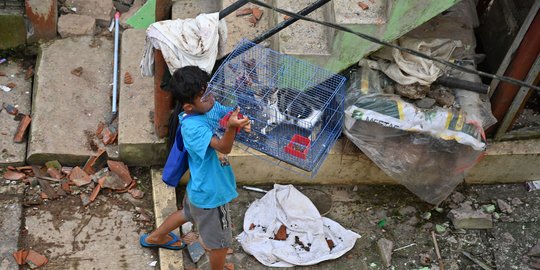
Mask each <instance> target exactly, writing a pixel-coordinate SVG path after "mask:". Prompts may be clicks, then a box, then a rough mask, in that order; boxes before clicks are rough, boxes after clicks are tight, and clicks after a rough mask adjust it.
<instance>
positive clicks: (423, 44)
mask: <svg viewBox="0 0 540 270" xmlns="http://www.w3.org/2000/svg"><path fill="white" fill-rule="evenodd" d="M397 43H398V44H399V45H400V46H401V47H404V48H408V49H412V50H415V51H419V52H422V53H424V54H427V55H429V56H432V57H434V58H437V59H443V60H448V59H450V56H451V55H452V52H454V50H455V49H456V48H458V47H462V46H463V45H462V43H461V41H460V40H451V39H415V38H409V37H402V38H400V39H399V40H398V41H397ZM374 55H375V57H380V58H382V59H385V60H390V61H391V62H387V61H384V60H380V61H378V62H377V65H373V63H370V67H372V68H376V69H379V70H380V71H382V72H384V73H385V74H386V75H387V76H388V77H390V78H391V79H392V80H394V81H396V82H397V83H399V84H402V85H409V84H413V83H419V84H421V85H430V84H431V83H433V82H434V81H435V80H437V78H438V77H439V76H441V75H442V74H443V70H442V69H441V68H440V67H439V66H438V65H439V64H438V63H436V62H433V61H432V60H428V59H425V58H422V57H419V56H415V55H412V54H409V53H406V52H403V51H400V50H398V49H395V48H389V47H388V48H383V49H381V50H380V51H379V52H377V53H375V54H374ZM362 61H365V60H361V62H362Z"/></svg>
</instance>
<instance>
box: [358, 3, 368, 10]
mask: <svg viewBox="0 0 540 270" xmlns="http://www.w3.org/2000/svg"><path fill="white" fill-rule="evenodd" d="M358 6H359V7H360V8H361V9H362V10H366V9H369V6H368V4H366V3H364V2H358Z"/></svg>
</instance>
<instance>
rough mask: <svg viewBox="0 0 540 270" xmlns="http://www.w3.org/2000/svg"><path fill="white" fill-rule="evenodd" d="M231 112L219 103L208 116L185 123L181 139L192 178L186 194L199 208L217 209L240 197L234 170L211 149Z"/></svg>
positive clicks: (195, 117) (199, 116) (186, 119)
mask: <svg viewBox="0 0 540 270" xmlns="http://www.w3.org/2000/svg"><path fill="white" fill-rule="evenodd" d="M228 111H229V108H227V107H225V106H222V105H221V104H219V103H218V102H216V103H215V104H214V107H212V109H211V110H210V111H209V112H207V113H206V114H200V115H194V116H190V117H188V118H185V119H184V120H183V121H182V128H181V129H182V130H181V131H182V137H183V140H184V146H185V148H186V150H187V151H188V163H189V171H190V174H191V178H190V179H189V182H188V185H187V188H186V192H187V194H188V199H189V201H190V202H191V203H192V204H193V205H195V206H197V207H199V208H216V207H218V206H221V205H224V204H226V203H228V202H230V201H231V200H233V199H234V198H236V197H237V196H238V193H237V192H236V179H235V177H234V174H233V171H232V168H231V166H230V165H223V166H222V164H221V162H220V161H219V159H218V156H217V152H216V150H214V148H212V147H210V141H211V140H212V137H213V136H214V130H215V127H216V125H217V122H218V121H219V119H221V118H222V117H223V116H224V115H225V114H227V112H228Z"/></svg>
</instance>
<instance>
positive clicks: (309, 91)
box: [206, 39, 345, 177]
mask: <svg viewBox="0 0 540 270" xmlns="http://www.w3.org/2000/svg"><path fill="white" fill-rule="evenodd" d="M344 82H345V78H344V77H343V76H341V75H338V74H334V73H332V72H330V71H328V70H325V69H323V68H320V67H318V66H315V65H312V64H310V63H308V62H305V61H301V60H299V59H297V58H294V57H291V56H288V55H285V54H281V53H278V52H276V51H273V50H271V49H268V48H265V47H263V46H260V45H256V44H254V43H252V42H250V41H249V40H246V39H244V40H242V41H241V42H240V43H239V44H237V46H236V47H235V49H234V50H233V52H232V53H231V54H230V55H229V57H227V59H226V60H225V62H224V63H223V64H222V65H221V66H220V67H219V69H218V70H217V72H216V73H215V74H214V76H213V77H212V80H211V81H210V83H209V84H208V90H207V93H206V95H208V94H209V93H212V94H213V95H214V98H215V99H216V101H218V102H219V103H220V104H222V105H224V106H226V107H227V108H228V109H229V110H232V109H233V108H235V107H236V106H240V108H241V113H242V114H244V115H247V116H248V117H249V118H250V119H251V120H252V127H251V130H252V131H251V133H245V132H240V133H239V134H238V135H237V137H236V139H237V141H239V142H241V143H242V144H244V145H246V146H247V147H249V148H251V149H255V150H257V151H259V152H262V153H265V154H267V155H269V156H271V157H273V158H276V159H278V160H279V161H281V162H285V163H287V164H290V165H292V166H294V167H297V168H300V169H302V170H303V171H305V172H309V173H310V176H311V177H314V176H315V174H316V173H317V171H318V169H319V168H320V166H321V165H322V163H323V161H324V159H325V158H326V156H327V155H328V151H329V149H330V148H331V147H332V146H333V145H334V143H335V141H336V140H337V138H338V137H339V135H340V134H341V128H342V122H343V111H344V107H343V106H344V104H343V102H344V99H345V88H344ZM211 118H212V117H211ZM215 128H216V130H217V131H223V130H222V128H220V126H219V125H216V126H215ZM246 150H248V151H249V149H246ZM278 165H279V162H278ZM284 167H287V168H291V167H290V166H284Z"/></svg>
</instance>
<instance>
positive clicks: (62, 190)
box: [3, 150, 147, 215]
mask: <svg viewBox="0 0 540 270" xmlns="http://www.w3.org/2000/svg"><path fill="white" fill-rule="evenodd" d="M3 178H4V180H5V181H6V184H9V183H11V182H23V183H26V184H27V185H28V187H27V189H26V192H25V198H24V201H23V204H24V205H25V206H31V205H39V204H42V203H43V201H45V200H56V199H59V198H63V197H67V196H79V197H80V199H81V204H82V205H83V206H88V205H89V204H90V203H92V202H93V201H95V200H96V197H97V196H98V195H99V194H100V193H106V192H108V193H126V192H127V193H129V194H130V195H131V196H132V197H133V198H135V199H142V198H143V196H144V192H143V191H141V190H140V189H139V188H137V182H136V181H135V180H134V179H133V178H132V177H131V174H130V172H129V169H128V167H127V166H126V165H125V164H124V163H123V162H120V161H113V160H109V159H108V156H107V152H106V151H104V150H99V152H98V154H97V155H95V156H91V157H90V158H89V159H88V160H87V162H86V163H85V164H84V166H82V167H79V166H77V167H65V166H62V165H61V164H60V162H58V161H56V160H53V161H49V162H47V163H45V165H44V166H37V165H32V166H22V167H13V166H8V167H7V170H6V171H5V172H4V174H3ZM140 214H141V215H147V214H145V213H140Z"/></svg>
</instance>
